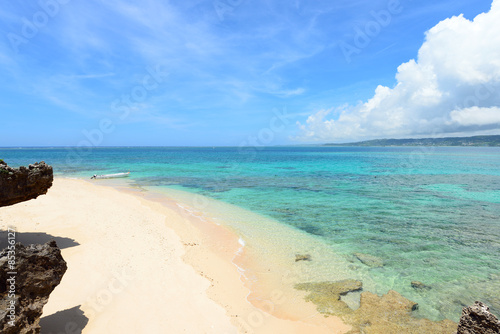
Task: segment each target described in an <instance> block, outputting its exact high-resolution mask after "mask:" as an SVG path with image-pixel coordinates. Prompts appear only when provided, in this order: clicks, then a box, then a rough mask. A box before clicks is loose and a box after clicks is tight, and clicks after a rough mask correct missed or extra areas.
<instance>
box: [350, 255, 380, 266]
mask: <svg viewBox="0 0 500 334" xmlns="http://www.w3.org/2000/svg"><path fill="white" fill-rule="evenodd" d="M354 256H355V257H356V258H357V259H358V260H359V261H361V263H363V264H365V265H367V266H368V267H371V268H379V267H383V266H384V261H383V260H382V259H381V258H378V257H376V256H373V255H370V254H363V253H354Z"/></svg>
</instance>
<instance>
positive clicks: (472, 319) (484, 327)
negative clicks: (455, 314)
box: [457, 302, 500, 334]
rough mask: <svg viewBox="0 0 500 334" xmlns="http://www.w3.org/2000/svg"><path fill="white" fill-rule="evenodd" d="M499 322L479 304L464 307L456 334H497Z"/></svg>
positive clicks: (499, 331)
mask: <svg viewBox="0 0 500 334" xmlns="http://www.w3.org/2000/svg"><path fill="white" fill-rule="evenodd" d="M499 333H500V321H498V318H497V317H495V316H494V315H493V314H491V313H490V309H489V308H488V306H486V305H484V304H483V303H481V302H476V303H475V304H474V305H472V306H469V307H464V308H463V310H462V317H461V318H460V322H459V323H458V329H457V334H499Z"/></svg>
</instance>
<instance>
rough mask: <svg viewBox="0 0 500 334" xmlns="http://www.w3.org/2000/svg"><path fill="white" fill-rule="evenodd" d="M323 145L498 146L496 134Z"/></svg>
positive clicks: (499, 140) (498, 137)
mask: <svg viewBox="0 0 500 334" xmlns="http://www.w3.org/2000/svg"><path fill="white" fill-rule="evenodd" d="M324 146H500V135H498V136H473V137H449V138H419V139H412V138H409V139H374V140H366V141H360V142H355V143H345V144H334V143H329V144H324Z"/></svg>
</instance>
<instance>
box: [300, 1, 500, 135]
mask: <svg viewBox="0 0 500 334" xmlns="http://www.w3.org/2000/svg"><path fill="white" fill-rule="evenodd" d="M499 21H500V0H494V1H493V3H492V7H491V10H490V11H489V12H488V13H482V14H480V15H478V16H476V18H475V19H474V20H473V21H470V20H467V19H465V18H464V17H463V15H460V16H454V17H452V18H448V19H446V20H443V21H441V22H440V23H438V24H437V25H436V26H435V27H433V28H432V29H430V30H429V31H428V32H427V33H426V39H425V42H424V43H423V45H422V46H421V48H420V50H419V52H418V58H417V60H413V59H412V60H410V61H408V62H407V63H404V64H401V65H400V66H399V67H398V71H397V74H396V80H397V84H396V85H395V86H394V87H393V88H389V87H384V86H378V87H377V88H376V90H375V94H374V96H373V97H372V98H371V99H369V100H368V101H367V102H365V103H360V104H359V105H356V106H343V107H342V108H331V109H327V110H320V111H318V112H316V113H315V114H313V115H311V116H310V117H309V118H308V119H307V120H306V122H305V124H301V123H298V126H299V128H300V130H301V134H300V135H299V137H298V139H300V140H305V141H327V140H331V141H348V140H360V139H369V138H380V137H408V136H425V135H429V136H437V135H442V136H446V135H447V134H450V135H451V134H453V135H457V134H467V133H474V134H477V133H481V132H484V133H491V130H492V129H500V108H499V107H500V34H499V33H498V22H499Z"/></svg>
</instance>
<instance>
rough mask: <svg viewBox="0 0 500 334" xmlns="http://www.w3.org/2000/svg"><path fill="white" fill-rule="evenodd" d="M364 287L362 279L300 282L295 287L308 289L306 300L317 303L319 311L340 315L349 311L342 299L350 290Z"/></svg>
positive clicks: (358, 289)
mask: <svg viewBox="0 0 500 334" xmlns="http://www.w3.org/2000/svg"><path fill="white" fill-rule="evenodd" d="M362 288H363V283H362V282H361V281H357V280H353V279H346V280H343V281H338V282H315V283H300V284H296V285H295V289H297V290H304V291H308V292H309V294H308V295H307V296H306V301H308V302H313V303H314V304H316V306H317V308H318V311H319V312H320V313H323V314H331V315H338V314H342V313H344V312H346V311H349V307H348V306H347V304H346V303H344V302H343V301H341V300H340V296H344V295H346V294H348V293H349V292H354V291H360V290H361V289H362Z"/></svg>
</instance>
